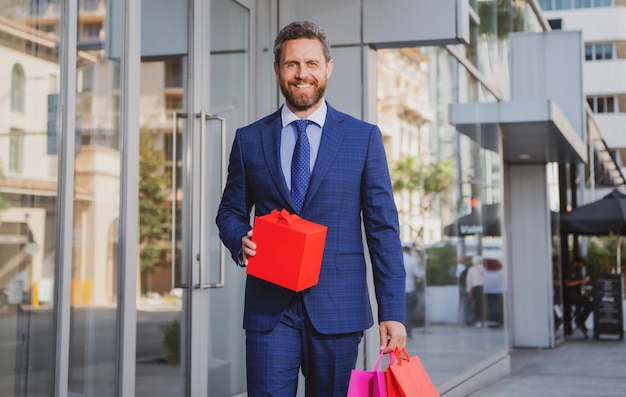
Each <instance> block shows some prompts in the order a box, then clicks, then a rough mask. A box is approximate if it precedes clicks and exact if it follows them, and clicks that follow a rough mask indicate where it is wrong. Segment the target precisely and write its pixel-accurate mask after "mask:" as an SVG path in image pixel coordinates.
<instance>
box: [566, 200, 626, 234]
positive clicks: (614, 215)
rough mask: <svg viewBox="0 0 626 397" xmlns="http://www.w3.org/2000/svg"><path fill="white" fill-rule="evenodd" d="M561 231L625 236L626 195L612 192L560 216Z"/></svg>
mask: <svg viewBox="0 0 626 397" xmlns="http://www.w3.org/2000/svg"><path fill="white" fill-rule="evenodd" d="M561 230H562V231H564V232H567V233H572V234H582V235H587V236H604V235H608V234H616V235H624V234H626V194H624V193H621V192H619V191H617V190H613V191H612V192H611V193H609V194H607V195H606V196H604V197H603V198H602V199H600V200H597V201H594V202H592V203H589V204H585V205H582V206H580V207H578V208H574V209H573V210H572V211H571V212H567V213H565V214H561Z"/></svg>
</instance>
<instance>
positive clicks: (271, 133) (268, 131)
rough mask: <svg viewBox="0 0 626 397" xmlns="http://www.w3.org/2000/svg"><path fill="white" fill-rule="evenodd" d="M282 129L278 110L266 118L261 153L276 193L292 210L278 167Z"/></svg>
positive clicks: (286, 188)
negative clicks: (276, 189) (277, 192)
mask: <svg viewBox="0 0 626 397" xmlns="http://www.w3.org/2000/svg"><path fill="white" fill-rule="evenodd" d="M282 128H283V127H282V123H281V119H280V109H279V110H278V111H277V112H275V113H274V114H273V115H272V117H270V118H268V120H267V124H266V125H265V126H264V127H263V129H262V130H261V144H262V145H263V153H264V155H265V162H266V164H267V168H268V170H269V174H270V177H271V178H272V179H273V180H274V184H275V185H276V186H277V187H278V191H279V192H280V194H281V195H282V196H283V198H284V199H285V202H287V203H289V205H290V206H291V207H292V209H293V203H292V201H291V193H290V191H289V187H288V186H287V183H285V178H284V177H283V170H282V168H281V165H280V134H281V130H282Z"/></svg>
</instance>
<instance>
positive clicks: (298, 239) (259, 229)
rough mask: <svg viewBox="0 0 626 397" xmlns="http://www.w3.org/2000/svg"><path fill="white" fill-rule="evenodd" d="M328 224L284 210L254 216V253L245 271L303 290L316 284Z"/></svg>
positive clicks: (291, 288) (295, 289) (284, 285)
mask: <svg viewBox="0 0 626 397" xmlns="http://www.w3.org/2000/svg"><path fill="white" fill-rule="evenodd" d="M327 230H328V227H326V226H323V225H319V224H317V223H314V222H311V221H307V220H306V219H302V218H300V217H299V216H298V215H295V214H290V213H289V212H288V211H287V210H285V209H283V210H282V211H278V210H273V211H272V212H271V213H270V214H268V215H264V216H258V217H256V218H255V220H254V228H253V232H252V241H254V242H255V243H256V245H257V249H256V255H255V256H251V257H249V258H248V267H247V268H246V273H247V274H249V275H251V276H255V277H258V278H261V279H263V280H265V281H269V282H270V283H273V284H277V285H280V286H282V287H285V288H289V289H290V290H293V291H296V292H298V291H302V290H303V289H306V288H309V287H312V286H314V285H315V284H317V281H318V279H319V275H320V266H321V265H322V255H323V253H324V243H325V241H326V231H327Z"/></svg>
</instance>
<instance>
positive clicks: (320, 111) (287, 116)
mask: <svg viewBox="0 0 626 397" xmlns="http://www.w3.org/2000/svg"><path fill="white" fill-rule="evenodd" d="M327 111H328V107H327V106H326V100H322V104H321V105H320V107H319V108H317V109H316V110H315V111H314V112H313V113H311V114H310V115H309V116H308V117H307V118H306V119H307V120H311V121H312V122H314V123H315V124H317V125H319V126H320V128H322V127H324V121H326V112H327ZM280 118H281V120H282V122H283V128H285V127H286V126H288V125H289V124H291V123H292V122H293V121H295V120H298V116H296V115H295V114H294V113H293V112H292V111H291V109H289V107H288V106H286V105H283V107H282V109H281V111H280Z"/></svg>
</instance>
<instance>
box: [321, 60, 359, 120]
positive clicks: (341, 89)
mask: <svg viewBox="0 0 626 397" xmlns="http://www.w3.org/2000/svg"><path fill="white" fill-rule="evenodd" d="M332 57H333V59H334V62H335V65H334V67H333V74H332V76H330V80H329V81H328V88H327V90H326V99H327V100H328V102H329V103H330V104H331V105H332V106H333V107H335V108H337V109H339V110H341V111H343V112H346V113H348V114H350V115H351V116H354V117H356V118H363V114H362V113H363V111H362V104H363V103H364V100H365V98H364V97H363V95H364V94H363V81H362V75H363V69H362V68H361V48H360V47H346V48H333V50H332Z"/></svg>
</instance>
